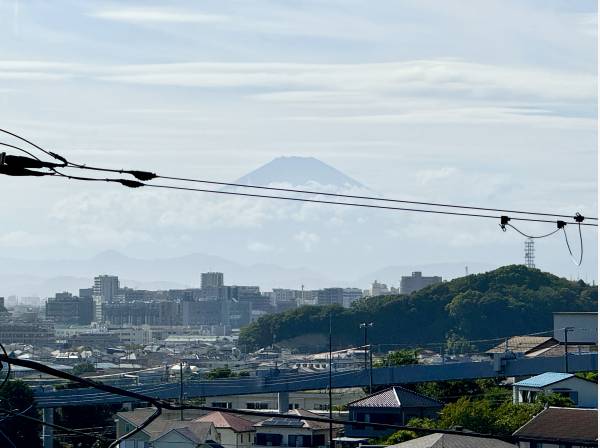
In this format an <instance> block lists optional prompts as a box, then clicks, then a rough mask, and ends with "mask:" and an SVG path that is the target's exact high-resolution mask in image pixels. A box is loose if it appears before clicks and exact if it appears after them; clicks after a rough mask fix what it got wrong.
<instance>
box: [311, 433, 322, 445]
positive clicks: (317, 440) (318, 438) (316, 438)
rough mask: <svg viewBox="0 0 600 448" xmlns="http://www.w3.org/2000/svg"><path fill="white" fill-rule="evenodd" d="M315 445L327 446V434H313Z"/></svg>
mask: <svg viewBox="0 0 600 448" xmlns="http://www.w3.org/2000/svg"><path fill="white" fill-rule="evenodd" d="M312 445H313V446H325V435H323V434H315V435H314V436H313V443H312Z"/></svg>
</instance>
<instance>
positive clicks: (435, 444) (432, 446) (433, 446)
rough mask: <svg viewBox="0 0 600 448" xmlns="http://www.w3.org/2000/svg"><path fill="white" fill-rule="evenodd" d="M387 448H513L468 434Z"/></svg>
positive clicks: (429, 437) (431, 436)
mask: <svg viewBox="0 0 600 448" xmlns="http://www.w3.org/2000/svg"><path fill="white" fill-rule="evenodd" d="M387 448H515V445H513V444H512V443H508V442H504V441H502V440H498V439H490V438H483V437H475V436H470V435H468V434H465V435H463V434H440V433H434V434H428V435H426V436H423V437H418V438H416V439H413V440H408V441H406V442H402V443H398V444H396V445H390V446H388V447H387Z"/></svg>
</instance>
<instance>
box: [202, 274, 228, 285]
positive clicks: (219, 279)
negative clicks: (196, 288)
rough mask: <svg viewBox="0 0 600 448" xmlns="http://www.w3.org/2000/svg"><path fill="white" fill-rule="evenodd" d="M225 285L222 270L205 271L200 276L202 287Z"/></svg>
mask: <svg viewBox="0 0 600 448" xmlns="http://www.w3.org/2000/svg"><path fill="white" fill-rule="evenodd" d="M223 285H224V283H223V273H222V272H203V273H202V274H201V276H200V287H201V288H202V289H207V288H219V287H221V286H223Z"/></svg>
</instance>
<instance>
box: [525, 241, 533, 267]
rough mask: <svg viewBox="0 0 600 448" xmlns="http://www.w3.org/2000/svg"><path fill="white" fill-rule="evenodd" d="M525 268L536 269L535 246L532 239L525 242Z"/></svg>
mask: <svg viewBox="0 0 600 448" xmlns="http://www.w3.org/2000/svg"><path fill="white" fill-rule="evenodd" d="M525 266H527V267H528V268H535V246H534V242H533V239H531V238H527V239H526V240H525Z"/></svg>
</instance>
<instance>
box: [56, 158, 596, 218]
mask: <svg viewBox="0 0 600 448" xmlns="http://www.w3.org/2000/svg"><path fill="white" fill-rule="evenodd" d="M68 168H78V169H87V170H95V171H106V172H114V173H121V174H131V173H132V171H128V170H114V169H106V168H98V167H90V166H87V165H79V164H74V163H71V162H69V165H68ZM137 172H138V173H139V172H140V171H137ZM147 174H148V175H149V176H150V175H153V176H154V177H153V178H157V179H166V180H178V181H183V182H196V183H203V184H210V185H221V186H227V187H238V188H252V189H260V190H269V191H281V192H286V193H301V194H312V195H319V196H330V197H338V198H348V199H365V200H370V201H380V202H394V203H402V204H413V205H427V206H433V207H447V208H459V209H466V210H482V211H494V212H503V213H516V214H525V215H537V216H554V217H560V218H573V217H572V216H571V215H564V214H558V213H546V212H532V211H523V210H508V209H498V208H488V207H476V206H468V205H456V204H446V203H440V202H423V201H411V200H406V199H390V198H381V197H376V196H360V195H351V194H341V193H330V192H324V191H315V190H304V189H294V188H280V187H266V186H261V185H250V184H238V183H233V182H223V181H214V180H206V179H191V178H186V177H173V176H162V175H160V174H154V173H149V172H148V173H147ZM148 180H149V179H148ZM586 219H590V220H597V218H593V217H592V218H589V217H586Z"/></svg>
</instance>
